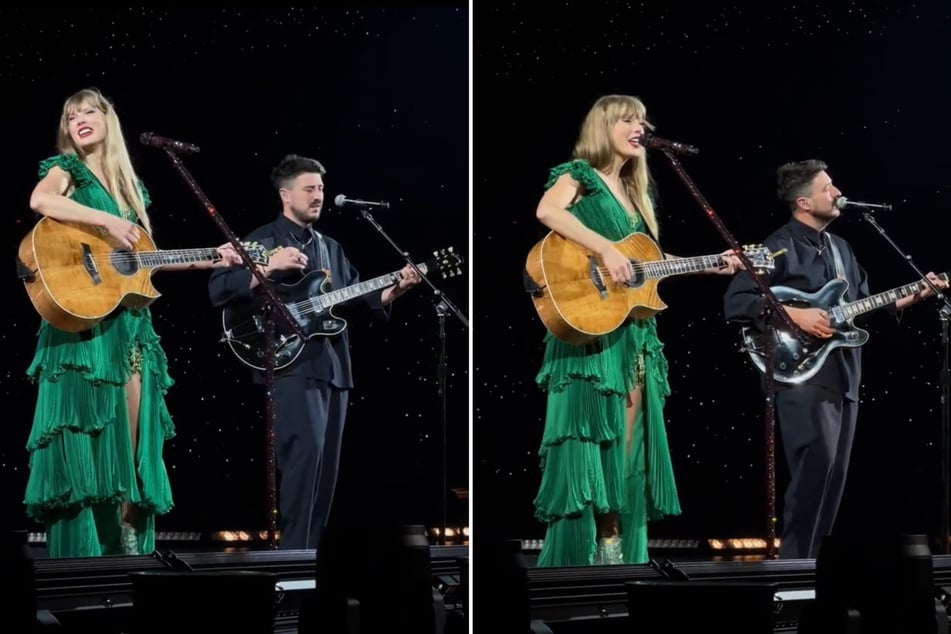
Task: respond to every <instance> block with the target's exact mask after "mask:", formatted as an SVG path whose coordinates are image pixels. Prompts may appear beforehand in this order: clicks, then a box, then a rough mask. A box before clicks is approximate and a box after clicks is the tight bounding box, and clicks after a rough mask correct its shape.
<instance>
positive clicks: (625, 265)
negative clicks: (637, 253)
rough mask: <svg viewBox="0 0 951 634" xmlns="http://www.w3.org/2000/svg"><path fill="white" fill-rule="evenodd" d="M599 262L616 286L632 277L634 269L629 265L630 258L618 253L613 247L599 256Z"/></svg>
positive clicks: (609, 247)
mask: <svg viewBox="0 0 951 634" xmlns="http://www.w3.org/2000/svg"><path fill="white" fill-rule="evenodd" d="M601 262H602V263H603V264H604V268H606V269H607V270H608V274H610V275H611V279H612V280H613V281H614V282H615V283H616V284H624V283H625V282H627V281H628V280H630V279H631V278H632V277H634V267H633V266H632V265H631V260H630V258H628V257H627V256H625V255H623V254H622V253H621V252H620V251H618V249H617V247H615V246H614V245H610V246H608V248H607V249H605V250H604V252H603V253H602V254H601Z"/></svg>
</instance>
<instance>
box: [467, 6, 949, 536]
mask: <svg viewBox="0 0 951 634" xmlns="http://www.w3.org/2000/svg"><path fill="white" fill-rule="evenodd" d="M474 34H475V39H474V49H473V51H474V52H473V55H474V57H473V77H474V80H473V92H474V108H475V117H474V138H475V139H476V141H475V145H474V150H475V157H476V163H475V173H474V190H473V191H474V195H473V196H474V197H473V207H474V209H475V212H474V226H475V235H474V249H475V251H476V252H478V253H480V254H491V255H486V257H483V258H481V259H480V267H479V272H478V275H477V276H476V277H475V288H474V300H475V302H476V303H475V306H476V320H477V323H478V329H477V331H476V334H475V341H476V344H477V345H476V347H475V356H474V365H473V372H474V374H473V398H474V403H475V410H474V415H473V474H474V475H473V477H474V480H475V483H476V486H475V490H474V498H473V499H474V507H473V514H474V517H475V521H476V529H477V531H479V532H480V534H482V533H486V534H488V533H493V534H496V535H500V536H504V537H518V538H523V539H526V538H542V537H544V526H543V525H541V524H539V523H538V522H536V521H535V520H534V518H533V512H534V508H533V506H532V500H533V498H534V496H535V494H536V491H537V486H538V483H539V479H540V472H539V468H538V459H537V454H536V452H537V449H538V443H539V440H540V438H541V433H542V426H543V420H544V411H545V400H544V397H543V394H542V393H541V392H540V391H539V390H538V389H537V388H536V386H535V384H534V378H535V375H536V373H537V371H538V368H539V366H540V364H541V359H542V350H543V348H542V337H543V334H544V326H543V325H542V323H541V321H540V320H539V319H538V317H537V315H536V313H535V310H534V307H533V306H532V304H531V300H530V298H529V297H528V296H527V295H526V293H525V292H524V290H523V287H522V278H521V273H522V270H523V268H524V265H525V257H526V255H527V254H528V251H529V249H530V248H531V246H532V245H533V244H534V243H535V242H536V241H537V240H539V239H540V238H541V237H542V236H543V235H544V234H545V232H546V229H545V228H544V227H543V226H542V225H541V224H540V223H539V222H538V221H537V220H536V219H535V217H534V210H535V206H536V204H537V202H538V199H539V197H540V196H541V194H542V193H543V186H544V183H545V181H546V180H547V177H548V169H549V168H551V167H552V166H554V165H556V164H559V163H561V162H563V161H565V160H568V159H569V158H570V153H571V150H572V146H573V143H574V140H575V138H576V135H577V132H578V128H579V126H580V124H581V121H582V119H583V117H584V115H585V113H586V112H587V110H588V108H589V107H590V106H591V104H592V103H593V102H594V101H595V100H596V99H597V98H598V97H599V96H601V95H603V94H609V93H622V94H633V95H637V96H639V97H641V98H642V99H643V100H644V102H645V103H646V105H647V114H648V118H649V119H650V120H652V121H653V122H654V123H655V124H656V125H657V130H656V134H657V135H658V136H661V137H666V138H670V139H674V140H678V141H682V142H686V143H689V144H692V145H696V146H698V147H699V148H700V153H699V154H698V155H697V156H694V157H684V158H682V159H681V162H682V164H683V166H684V169H685V170H686V173H687V174H688V175H689V177H690V178H691V179H692V181H693V182H694V184H695V185H696V187H697V188H698V190H699V192H700V193H701V194H702V195H703V196H704V197H705V198H706V199H707V201H708V202H709V203H710V205H711V206H712V208H713V209H714V211H715V212H716V214H717V215H718V216H719V217H720V218H721V219H722V221H723V222H724V223H725V224H726V227H727V228H728V229H729V231H730V232H731V233H732V234H733V235H734V236H735V237H736V239H737V240H738V241H739V242H740V243H741V244H749V243H757V242H760V241H761V240H762V239H763V238H765V237H766V236H767V235H768V234H769V233H770V232H771V231H772V230H773V229H775V228H776V227H778V226H779V225H780V224H782V223H784V222H786V220H787V219H788V217H789V214H788V211H787V210H786V209H784V208H781V207H780V205H779V204H778V202H777V201H776V196H775V170H776V167H777V166H778V165H780V164H782V163H784V162H786V161H792V160H802V159H806V158H820V159H823V160H825V161H826V162H828V164H829V173H830V175H831V176H832V178H833V180H834V182H835V183H836V185H837V186H838V187H839V188H840V189H842V191H843V193H844V194H845V195H846V196H847V197H849V198H851V199H853V200H864V201H868V202H888V203H892V204H893V205H894V206H895V209H894V211H893V212H891V213H881V214H878V216H877V218H878V222H879V223H880V224H881V225H882V227H883V228H884V229H885V231H886V233H887V235H889V236H890V237H891V238H893V239H894V240H895V242H896V243H897V244H898V245H899V246H901V247H902V248H903V249H904V250H905V251H906V252H907V253H908V254H910V255H911V256H912V258H913V260H914V262H915V263H917V264H918V265H919V266H920V267H921V268H922V269H923V270H924V271H929V270H935V271H946V270H948V269H949V268H951V254H949V250H948V248H947V246H946V244H947V240H948V235H947V234H948V229H949V226H951V222H949V216H948V208H949V206H951V190H949V181H948V159H947V156H946V151H945V148H946V147H947V140H948V138H949V135H951V118H949V117H948V103H949V96H951V93H949V88H948V86H949V85H951V83H949V74H951V71H949V65H948V59H951V13H949V9H948V7H947V5H946V4H945V3H941V2H918V3H915V4H913V5H911V4H906V3H899V2H873V3H854V2H852V3H819V2H790V3H782V6H780V5H779V4H777V3H760V4H759V5H754V4H753V3H742V2H741V3H728V4H726V3H724V4H721V3H694V4H690V5H689V8H688V4H687V3H678V2H654V1H649V2H642V3H616V4H614V5H610V7H599V8H595V7H593V6H592V5H591V4H589V3H578V2H564V3H559V4H558V5H557V6H551V7H546V9H545V10H544V11H543V12H542V11H535V10H532V9H527V8H516V7H515V5H512V4H509V5H506V6H504V7H501V8H495V9H481V8H480V9H478V10H476V12H475V15H474ZM649 156H650V163H649V168H650V170H651V172H652V174H653V176H654V178H655V180H656V181H657V186H658V193H659V195H660V205H661V208H660V221H661V243H662V245H663V246H664V247H665V248H666V250H668V251H669V252H671V253H675V254H677V255H702V254H713V253H719V252H720V251H722V250H723V249H724V248H726V247H727V243H726V241H725V240H724V238H723V237H722V235H721V234H720V233H719V232H718V231H717V229H716V228H715V226H714V224H713V223H712V222H710V220H709V219H708V218H707V217H706V215H705V214H704V212H703V210H702V208H701V206H700V205H699V204H698V203H697V200H696V199H695V198H694V197H693V196H692V195H691V193H690V191H689V189H688V188H687V187H686V186H685V183H684V182H683V181H682V180H681V179H680V177H679V176H678V175H677V173H676V172H675V171H674V169H673V168H672V166H671V164H670V163H669V161H668V160H667V158H666V157H665V156H664V155H663V154H661V153H659V152H656V151H652V153H651V154H650V155H649ZM832 230H833V231H834V232H835V233H837V234H839V235H841V236H843V237H845V238H846V239H848V240H849V241H851V243H852V245H853V247H854V249H855V251H856V253H857V254H858V257H859V259H860V261H861V263H862V264H863V265H864V267H865V268H866V270H867V271H868V274H869V277H870V284H871V288H872V291H873V292H879V291H884V290H887V289H890V288H893V287H896V286H899V285H903V284H906V283H909V282H911V281H913V280H914V279H915V273H914V271H913V270H912V268H910V267H909V266H908V265H907V264H906V263H905V262H903V261H902V258H901V257H900V256H899V255H898V254H897V253H896V252H895V251H894V250H893V249H892V247H891V246H889V244H888V242H887V241H886V240H885V239H884V237H883V236H882V235H880V234H879V233H878V231H877V230H875V229H874V228H873V227H872V226H871V225H870V224H868V223H866V222H865V220H864V219H863V217H862V215H861V214H860V213H857V212H854V211H849V212H846V213H844V214H843V217H842V218H840V219H839V220H837V221H836V222H835V224H834V225H833V226H832ZM727 283H728V278H726V277H717V276H702V277H701V276H682V277H675V278H669V279H667V280H665V281H663V282H661V284H660V287H659V289H660V294H661V298H662V299H663V300H665V301H666V302H667V303H668V304H669V308H668V309H667V310H666V311H664V312H663V313H661V314H660V315H659V317H658V328H659V330H660V336H661V340H662V341H663V342H664V343H665V346H666V347H665V352H666V355H667V357H668V360H669V362H670V382H671V386H672V389H673V394H672V395H671V397H670V399H669V400H668V404H667V409H666V418H667V429H668V434H669V439H670V446H671V451H672V454H673V461H674V468H675V472H676V475H677V481H678V486H679V491H680V495H681V502H682V506H683V514H682V515H681V516H680V517H677V518H670V519H666V520H664V521H661V522H658V523H655V524H653V525H652V526H651V528H650V529H649V535H650V537H651V538H694V539H706V538H715V537H716V538H725V537H765V536H766V535H767V493H768V487H767V477H766V473H767V469H766V447H767V441H766V433H765V429H766V415H765V409H764V408H765V403H764V400H763V394H762V392H761V391H760V390H759V387H758V386H759V379H758V374H757V373H756V371H755V370H754V369H753V367H752V365H751V364H750V363H748V362H747V360H746V357H745V355H744V354H743V353H741V352H740V351H739V348H738V343H739V332H738V330H737V329H736V328H735V327H732V326H728V325H726V324H725V323H724V320H723V307H722V295H723V292H724V291H725V290H726V286H727ZM938 306H939V305H938V303H937V302H935V301H933V300H932V301H931V302H930V303H927V304H919V305H917V306H915V307H914V308H912V309H910V310H909V311H907V312H906V313H905V315H904V316H903V318H902V321H901V323H900V325H896V324H895V322H894V319H892V318H890V317H888V316H886V315H885V314H884V313H877V314H875V315H873V316H872V319H871V320H870V322H869V323H868V325H867V328H868V329H869V331H870V333H871V340H870V341H869V343H868V344H867V345H866V346H865V349H864V355H865V364H864V368H865V372H864V381H863V388H862V403H861V406H860V410H859V430H858V435H857V438H856V441H855V448H854V453H853V461H852V468H851V474H850V478H849V483H848V488H847V491H846V498H845V500H844V502H843V508H842V512H841V515H840V522H839V525H838V527H837V530H839V531H844V532H861V533H869V532H873V533H874V532H883V531H885V532H889V531H902V532H914V533H927V534H929V535H932V536H935V535H937V534H938V533H939V532H940V525H941V522H940V513H939V511H940V508H941V499H942V495H943V487H942V483H941V452H940V450H939V447H940V442H939V441H940V438H941V416H940V389H939V386H940V382H939V371H940V368H941V361H942V349H941V327H940V321H939V318H938V312H937V310H938ZM776 466H777V478H778V494H777V503H781V494H782V490H783V486H784V484H785V482H784V479H785V477H786V475H785V472H784V461H783V459H782V456H781V454H780V453H779V446H778V445H777V455H776ZM779 510H780V511H781V506H780V508H779Z"/></svg>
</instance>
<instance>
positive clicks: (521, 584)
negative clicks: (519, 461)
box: [472, 537, 951, 634]
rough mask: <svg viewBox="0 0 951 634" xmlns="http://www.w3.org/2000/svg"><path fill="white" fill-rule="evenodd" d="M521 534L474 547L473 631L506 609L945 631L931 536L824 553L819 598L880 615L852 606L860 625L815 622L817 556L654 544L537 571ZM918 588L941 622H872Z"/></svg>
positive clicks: (559, 628)
mask: <svg viewBox="0 0 951 634" xmlns="http://www.w3.org/2000/svg"><path fill="white" fill-rule="evenodd" d="M514 543H516V540H511V541H510V542H508V545H507V546H506V545H499V544H494V545H493V548H494V549H496V554H494V556H493V554H492V553H489V552H488V551H489V546H488V545H486V546H485V547H484V548H480V547H479V545H477V547H476V549H475V551H474V552H475V564H474V565H475V568H474V570H475V575H474V580H473V583H474V589H475V592H474V595H473V601H474V612H473V620H472V627H473V631H475V632H481V631H490V632H491V631H493V630H496V629H498V628H503V627H504V624H503V623H502V622H501V621H500V617H499V616H498V615H499V614H501V613H503V612H506V611H510V612H512V613H514V614H515V615H517V616H516V618H518V619H520V620H521V621H524V620H530V622H531V630H530V631H531V632H533V633H534V634H580V633H582V632H585V633H591V634H609V633H619V634H620V633H622V632H623V633H625V634H630V633H631V632H638V631H647V632H663V633H664V634H669V633H673V632H684V633H693V632H714V631H729V632H731V634H740V633H747V632H749V633H756V634H762V633H765V632H784V633H793V632H806V631H808V632H810V634H811V633H814V632H822V633H826V634H837V633H838V632H842V634H845V633H846V632H850V633H854V634H864V633H866V632H879V631H889V632H890V634H903V633H905V632H908V633H912V632H915V633H917V632H928V633H929V634H930V633H931V632H934V633H935V634H946V633H947V632H949V627H948V626H949V623H948V618H947V611H948V607H949V603H951V556H949V555H943V554H942V555H931V554H930V552H929V550H928V547H927V545H925V546H924V556H921V555H922V553H921V550H920V549H919V550H918V551H917V554H916V555H915V556H914V557H905V555H904V554H901V553H899V554H898V555H897V556H896V546H895V543H894V538H893V537H892V538H889V537H885V538H882V539H881V541H880V542H878V541H876V540H875V539H866V540H859V543H858V545H857V546H855V547H849V548H850V549H851V550H850V551H849V552H847V556H845V557H838V558H833V557H831V556H830V557H828V558H827V559H826V562H828V563H825V564H824V567H823V568H822V574H823V575H824V576H823V577H822V578H823V581H822V582H821V584H822V585H820V586H819V587H820V588H823V593H824V594H821V596H823V597H828V596H830V595H831V594H833V593H837V594H838V596H840V597H846V596H847V597H848V600H849V601H850V602H852V603H854V604H856V605H859V606H861V607H862V609H863V610H864V612H865V613H866V614H869V613H873V616H872V617H867V618H866V619H865V622H864V623H862V624H861V626H859V625H858V623H859V619H858V616H857V614H858V613H857V612H856V611H855V610H853V612H852V613H851V617H850V618H854V619H855V621H854V622H852V621H849V622H848V623H844V622H842V623H839V624H838V625H836V626H835V627H833V626H829V625H819V626H815V625H814V623H815V619H816V617H815V613H816V612H815V611H816V609H817V608H818V607H823V606H825V605H827V604H828V601H824V602H822V603H821V604H817V599H816V597H817V580H818V576H817V566H816V563H817V560H815V559H787V560H780V559H775V558H767V557H765V555H764V554H763V553H758V554H748V553H747V554H744V553H742V552H732V553H730V552H720V553H716V552H702V551H700V550H698V549H693V550H692V551H691V549H689V548H684V549H680V550H677V549H652V550H651V551H650V555H651V557H652V559H651V562H650V563H649V564H641V565H618V566H579V567H560V568H537V567H535V566H534V559H535V555H537V549H535V548H532V547H528V548H520V547H519V546H518V545H514V546H513V544H514ZM876 548H877V553H878V554H877V555H876ZM502 579H506V581H504V582H503V581H502ZM909 589H911V590H909ZM912 590H915V591H917V592H918V594H919V595H922V596H924V600H925V604H926V605H925V607H924V609H925V610H926V611H929V610H930V611H931V613H932V614H933V620H934V625H933V627H932V626H928V627H913V628H910V629H898V630H878V629H871V628H872V625H871V622H872V621H874V619H875V618H876V617H878V615H879V614H883V615H884V617H886V618H887V617H889V611H890V610H891V611H893V612H895V611H900V610H906V609H908V608H906V607H903V606H907V605H910V604H911V603H910V601H911V602H913V600H912V599H909V597H910V596H911V594H910V593H911V591H912ZM916 605H922V604H921V603H918V604H916ZM632 606H634V607H633V608H632ZM526 607H527V609H526ZM632 614H633V616H631V615H632ZM926 616H927V615H926ZM810 624H813V625H810ZM509 631H516V630H509ZM518 631H526V630H524V629H521V630H518Z"/></svg>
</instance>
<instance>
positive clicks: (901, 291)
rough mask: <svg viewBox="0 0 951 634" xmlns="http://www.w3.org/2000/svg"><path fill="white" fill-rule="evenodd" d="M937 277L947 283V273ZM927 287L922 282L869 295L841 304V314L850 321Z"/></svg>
mask: <svg viewBox="0 0 951 634" xmlns="http://www.w3.org/2000/svg"><path fill="white" fill-rule="evenodd" d="M938 277H940V278H941V279H942V280H943V281H945V282H947V281H948V274H947V273H942V274H941V275H939V276H938ZM927 287H928V286H927V284H925V283H924V282H923V281H918V282H912V283H911V284H905V285H904V286H899V287H898V288H893V289H891V290H888V291H884V292H881V293H878V294H876V295H870V296H868V297H864V298H862V299H857V300H855V301H854V302H848V303H846V304H842V312H843V314H844V315H845V317H846V318H847V319H852V318H853V317H856V316H858V315H861V314H863V313H867V312H869V311H872V310H875V309H877V308H884V307H885V306H890V305H892V304H894V303H895V302H897V301H898V300H899V299H901V298H903V297H910V296H912V295H915V294H916V293H920V292H921V291H923V290H924V289H925V288H927Z"/></svg>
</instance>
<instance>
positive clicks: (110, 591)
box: [0, 536, 469, 634]
mask: <svg viewBox="0 0 951 634" xmlns="http://www.w3.org/2000/svg"><path fill="white" fill-rule="evenodd" d="M13 541H14V542H17V541H19V542H20V546H19V548H17V544H16V543H14V544H12V546H13V547H12V548H11V544H10V543H9V542H8V543H7V545H6V546H7V548H6V550H5V553H4V561H2V562H0V564H2V568H3V569H4V578H5V586H6V587H7V588H8V589H9V588H11V584H12V591H11V590H6V591H5V594H4V595H3V596H4V597H5V600H4V601H3V603H4V604H5V605H0V614H3V615H4V618H3V620H2V622H0V630H2V631H17V632H21V631H22V632H27V631H31V630H28V629H15V630H11V629H9V627H10V626H11V625H14V624H16V623H20V622H23V620H24V619H21V620H20V621H18V620H17V619H18V618H19V617H18V616H17V615H18V614H22V613H23V608H25V607H26V606H27V605H28V604H29V603H30V602H31V601H32V600H34V599H35V607H36V610H35V613H36V621H37V623H36V629H35V630H32V631H35V632H37V633H42V634H47V633H49V634H52V633H54V632H55V633H62V634H71V633H73V632H96V633H97V634H135V633H136V631H143V628H141V627H139V628H136V627H135V626H134V623H135V622H136V621H135V618H134V617H135V610H134V607H135V591H134V589H135V587H149V588H151V589H152V590H150V593H151V594H153V596H151V597H150V610H154V612H155V619H156V621H158V620H165V621H168V620H169V618H170V613H183V612H189V611H193V612H198V613H200V614H202V615H203V616H202V617H201V618H197V617H196V619H195V620H194V621H190V622H193V623H202V624H203V625H202V627H201V628H198V627H197V626H196V627H195V629H188V626H186V628H185V629H184V630H182V631H225V630H222V629H219V628H217V627H215V626H214V625H213V623H214V621H215V618H214V617H210V616H209V614H214V613H217V614H220V615H222V620H226V619H224V617H225V616H228V618H233V617H234V615H235V614H240V613H241V611H242V610H248V611H249V615H250V616H249V617H248V618H249V620H248V621H247V622H246V623H245V624H246V625H248V627H245V628H243V629H242V631H256V632H259V633H260V632H268V633H270V632H275V633H292V632H298V625H299V621H300V618H301V616H302V608H303V607H305V606H306V605H309V602H310V601H312V598H313V596H314V592H315V588H316V581H315V579H316V576H317V575H316V570H317V568H316V565H317V562H316V551H314V550H274V549H271V548H269V547H268V546H267V544H266V543H252V544H231V545H229V546H227V547H225V546H222V545H216V546H213V549H207V548H208V546H209V544H208V540H195V539H192V538H189V537H186V538H185V539H182V540H178V541H176V540H174V539H173V540H162V539H157V541H156V550H155V552H154V553H152V555H150V556H111V557H97V558H73V559H50V558H47V557H46V556H45V548H44V546H43V544H42V543H36V542H34V543H25V544H24V543H22V542H24V541H26V540H24V539H23V538H22V537H19V536H14V538H13ZM203 546H204V547H205V548H206V549H203V548H202V547H203ZM364 548H365V549H366V550H365V551H363V552H355V553H352V555H353V556H352V557H350V553H346V552H343V553H337V554H336V555H335V558H334V559H335V561H338V562H339V561H343V560H344V558H345V559H351V558H352V560H353V562H354V567H357V568H358V569H354V570H351V571H348V572H347V573H346V575H345V576H347V577H349V578H350V580H351V582H352V580H353V578H363V579H365V580H366V582H367V583H366V584H363V585H365V586H366V587H373V586H374V585H378V586H379V592H387V591H392V589H391V588H387V587H386V586H387V585H390V584H391V583H392V582H393V580H397V579H401V578H404V579H405V578H406V577H405V576H404V572H403V571H400V570H394V567H393V563H394V561H396V562H397V563H399V564H402V565H404V567H405V565H406V562H407V561H408V560H407V559H405V558H401V556H400V554H399V553H396V554H395V555H394V553H393V552H390V553H389V554H388V553H387V552H386V549H385V548H383V549H380V548H379V544H375V543H372V542H370V543H367V544H364ZM375 549H376V550H378V551H379V556H378V557H376V555H375V554H374V550H375ZM337 555H341V556H342V557H338V556H337ZM468 556H469V548H468V545H431V546H430V547H429V565H428V566H426V567H425V570H426V571H428V573H429V574H431V582H432V583H431V586H432V589H431V594H432V611H433V613H434V615H435V618H434V621H435V628H436V629H435V631H437V632H440V633H442V632H445V633H447V634H449V633H451V632H464V631H466V630H465V625H464V623H465V620H466V617H465V615H464V612H463V610H464V605H463V599H462V596H461V588H462V587H463V586H464V585H465V584H463V583H462V579H461V575H462V574H463V573H462V571H463V569H465V570H466V571H467V570H468V566H467V560H468ZM415 561H416V562H419V561H421V560H420V559H419V558H418V557H417V558H416V560H415ZM335 565H336V564H335ZM417 568H418V567H417ZM31 576H32V580H33V583H32V584H31V583H30V577H31ZM156 577H164V579H157V578H156ZM261 580H263V581H264V582H265V583H267V584H269V585H268V586H267V587H268V589H270V587H273V588H274V592H273V594H272V598H269V599H268V600H269V601H273V603H274V608H273V610H272V611H270V613H271V614H273V618H270V615H268V617H267V620H268V623H267V624H266V625H264V626H261V627H259V629H257V630H255V627H254V625H253V624H252V623H251V620H252V619H253V618H254V616H253V615H251V613H250V610H253V609H254V606H253V605H252V604H254V603H258V604H260V599H259V597H263V596H265V594H271V593H260V592H258V594H257V595H256V596H253V595H252V594H249V592H255V589H254V588H253V587H251V586H250V585H249V584H247V583H245V582H248V581H252V582H259V581H261ZM144 581H147V582H148V583H147V584H145V586H136V584H140V583H142V582H144ZM156 581H161V582H162V585H161V587H160V586H158V585H156V583H155V582H156ZM185 584H187V586H186V585H185ZM30 585H32V586H33V588H34V589H35V590H34V594H33V596H32V597H31V596H30V592H29V590H30V588H29V586H30ZM258 586H259V587H260V583H258ZM155 588H158V589H160V590H161V592H159V593H158V594H162V593H166V591H168V592H167V595H168V596H169V597H171V598H170V599H166V600H165V601H164V603H161V600H160V599H158V598H157V597H156V596H154V594H155V592H154V589H155ZM176 588H177V589H176ZM183 591H184V592H183ZM417 596H418V595H417ZM264 607H265V609H266V610H267V609H268V608H269V606H268V605H265V606H264ZM25 618H28V617H25ZM176 619H178V620H177V621H176V622H185V620H182V619H180V618H179V617H178V616H176ZM272 623H273V628H272V627H271V624H272ZM358 623H359V615H358V613H357V611H355V612H354V627H353V628H352V629H350V630H348V631H353V632H359V631H360V630H359V627H358V626H357V624H358ZM3 624H5V625H7V627H2V625H3ZM204 624H211V629H207V628H206V626H205V625H204ZM148 631H149V632H151V631H152V630H148ZM163 631H166V630H163ZM228 631H230V630H228ZM308 631H310V630H308ZM323 631H326V630H323ZM363 631H364V632H365V631H366V630H363Z"/></svg>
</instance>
